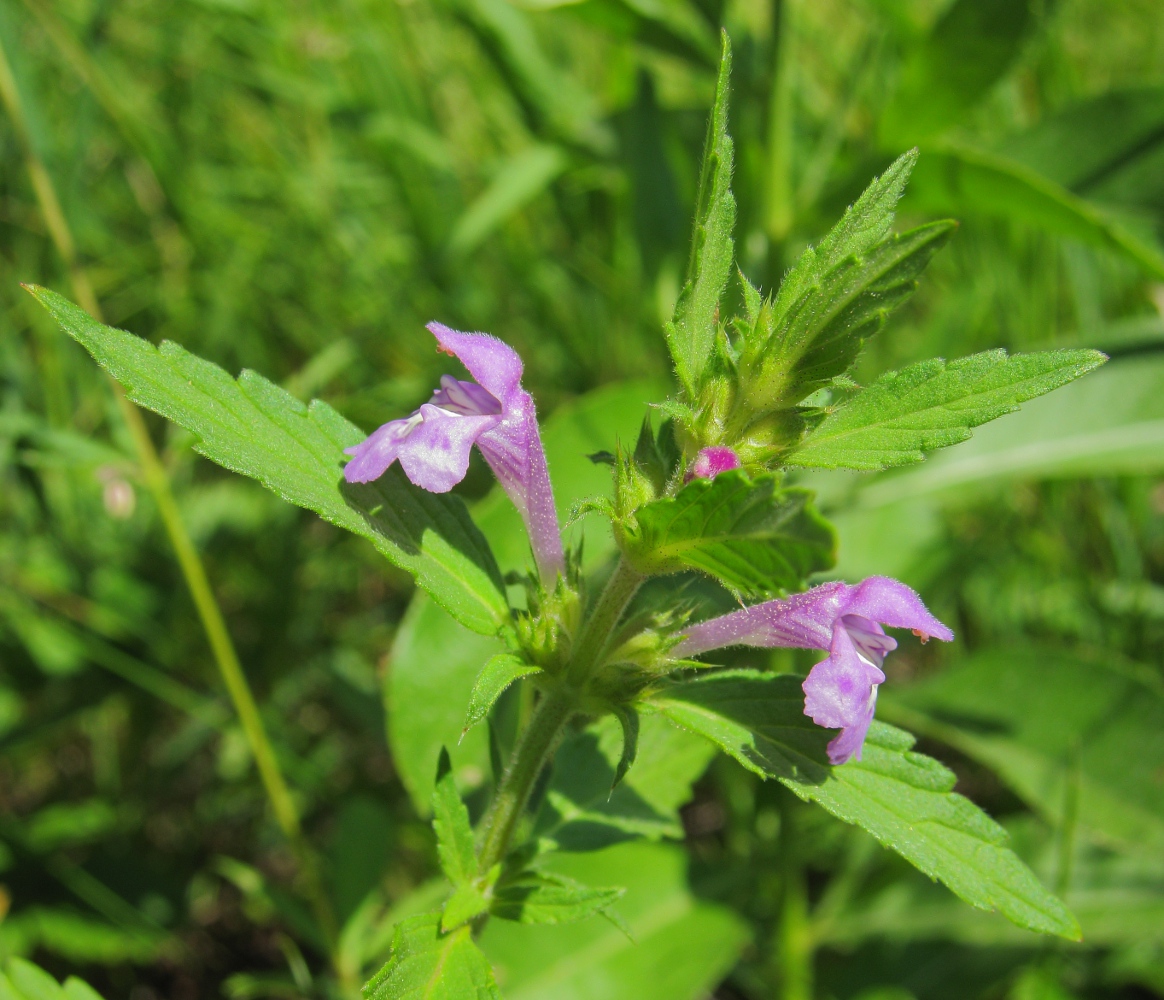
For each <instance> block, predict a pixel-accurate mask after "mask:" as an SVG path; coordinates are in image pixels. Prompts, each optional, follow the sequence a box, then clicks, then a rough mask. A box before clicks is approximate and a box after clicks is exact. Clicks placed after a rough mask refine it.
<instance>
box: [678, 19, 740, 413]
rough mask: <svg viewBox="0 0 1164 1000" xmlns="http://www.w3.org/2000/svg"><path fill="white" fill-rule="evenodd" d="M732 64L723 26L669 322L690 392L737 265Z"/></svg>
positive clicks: (696, 382)
mask: <svg viewBox="0 0 1164 1000" xmlns="http://www.w3.org/2000/svg"><path fill="white" fill-rule="evenodd" d="M731 68H732V50H731V43H730V42H729V41H728V36H727V33H726V32H724V34H723V55H722V57H721V59H720V64H719V79H718V80H717V82H716V86H715V103H714V105H713V106H712V109H711V121H710V122H709V123H708V129H707V143H706V145H705V147H704V151H703V167H702V170H701V173H700V180H699V197H698V201H697V204H696V215H695V231H694V233H693V234H692V236H691V258H690V261H689V263H688V266H687V280H686V283H685V284H684V286H683V289H682V291H681V292H680V293H679V301H678V303H677V304H676V306H675V316H674V319H672V321H671V322H670V323H668V324H667V326H666V334H667V346H668V347H669V348H670V350H671V358H672V360H673V361H674V362H675V371H676V373H677V374H678V376H679V381H680V382H681V383H682V384H683V385H684V386H685V387H686V388H687V390H688V391H689V392H694V391H695V390H696V388H698V386H699V383H700V379H701V377H702V375H703V372H704V370H705V369H706V367H707V363H708V361H709V359H710V358H711V354H712V349H713V348H714V346H715V337H716V331H717V330H718V328H719V299H720V296H721V295H722V294H723V290H724V286H725V285H727V280H728V275H729V274H730V273H731V266H732V230H733V229H734V228H735V223H736V200H735V197H734V196H733V195H732V189H731V179H732V157H733V145H732V139H731V136H729V135H728V132H727V119H728V80H729V77H730V76H731Z"/></svg>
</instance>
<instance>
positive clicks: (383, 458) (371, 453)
mask: <svg viewBox="0 0 1164 1000" xmlns="http://www.w3.org/2000/svg"><path fill="white" fill-rule="evenodd" d="M419 423H420V414H419V413H414V414H413V415H412V416H410V417H403V418H401V419H400V420H389V421H388V423H386V424H383V425H381V426H380V427H377V428H376V430H374V431H372V433H371V434H369V435H368V436H367V437H366V438H365V439H364V440H363V441H361V442H360V443H359V444H358V445H356V446H355V447H353V448H345V449H344V454H345V455H351V456H352V460H351V461H350V462H348V464H347V465H345V466H344V479H346V480H347V481H348V482H349V483H370V482H372V480H373V479H379V478H380V477H381V476H382V475H384V473H385V472H387V471H388V466H390V465H391V464H392V463H393V462H395V461H396V459H397V458H398V457H399V455H400V444H401V442H402V441H404V440H405V439H406V438H407V437H408V436H409V434H411V433H412V431H413V430H414V429H415V428H416V427H417V425H418V424H419Z"/></svg>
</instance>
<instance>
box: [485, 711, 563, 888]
mask: <svg viewBox="0 0 1164 1000" xmlns="http://www.w3.org/2000/svg"><path fill="white" fill-rule="evenodd" d="M577 704H578V703H577V700H576V699H575V698H574V697H572V696H571V694H570V692H568V691H563V690H561V689H556V690H552V691H549V692H547V693H546V694H545V695H544V696H543V697H542V700H541V701H539V702H538V705H537V707H536V708H535V709H534V712H533V715H532V716H531V718H530V720H529V725H528V726H526V727H525V730H524V731H523V732H522V734H521V739H520V740H519V741H518V744H517V746H516V747H514V750H513V754H512V756H511V757H510V758H509V766H508V767H506V769H505V774H504V775H502V777H501V784H500V785H498V786H497V794H496V795H494V797H493V802H492V803H491V804H490V806H489V812H488V814H487V815H486V817H485V822H484V824H483V829H484V831H485V832H484V837H483V839H482V841H481V855H480V859H479V864H480V871H481V873H482V874H485V873H486V872H487V871H489V869H490V868H492V867H493V866H494V865H495V864H497V862H498V861H500V860H501V859H502V858H504V857H505V855H506V854H507V853H508V851H509V842H510V840H512V839H513V832H514V830H515V829H516V828H517V823H518V820H520V819H521V814H522V813H523V812H524V811H525V806H526V803H527V802H528V801H529V795H530V792H531V791H532V789H533V786H534V782H535V781H537V777H538V775H539V774H540V773H541V770H542V768H543V767H544V766H545V765H546V763H547V762H548V761H549V759H550V757H551V756H553V753H554V750H555V749H557V746H558V740H559V739H560V738H561V736H562V731H563V729H564V727H565V725H566V723H567V722H569V721H570V716H572V715H573V714H574V711H575V709H576V708H577Z"/></svg>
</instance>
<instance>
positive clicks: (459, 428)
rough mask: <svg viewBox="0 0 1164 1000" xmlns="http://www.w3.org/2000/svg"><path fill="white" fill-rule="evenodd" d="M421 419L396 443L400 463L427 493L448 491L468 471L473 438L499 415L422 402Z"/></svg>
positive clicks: (490, 425) (475, 438) (489, 426)
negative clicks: (467, 412) (454, 410)
mask: <svg viewBox="0 0 1164 1000" xmlns="http://www.w3.org/2000/svg"><path fill="white" fill-rule="evenodd" d="M417 412H418V414H419V416H420V423H419V424H417V425H416V427H415V428H414V429H413V430H412V432H411V433H409V435H408V436H407V437H406V438H404V439H403V440H402V441H401V442H400V443H399V445H398V452H399V458H400V466H401V468H403V469H404V474H405V475H406V476H408V478H409V479H410V480H411V481H412V483H413V484H414V485H415V486H419V487H420V488H421V489H423V490H428V491H429V492H430V493H448V491H449V490H451V489H452V488H453V487H454V486H456V485H457V483H459V482H460V481H461V480H462V479H464V478H465V473H466V472H468V471H469V452H470V451H471V450H472V448H473V444H474V442H476V441H477V439H478V438H479V437H480V436H481V435H482V434H484V433H485V432H486V431H487V430H489V429H490V428H491V427H494V426H496V424H497V423H498V421H499V420H500V417H496V416H489V415H486V416H480V417H474V416H462V415H461V414H459V413H450V412H449V411H448V410H442V409H441V408H440V407H439V406H433V405H431V404H430V403H425V404H424V405H423V406H422V407H421V408H420V409H419V410H418V411H417Z"/></svg>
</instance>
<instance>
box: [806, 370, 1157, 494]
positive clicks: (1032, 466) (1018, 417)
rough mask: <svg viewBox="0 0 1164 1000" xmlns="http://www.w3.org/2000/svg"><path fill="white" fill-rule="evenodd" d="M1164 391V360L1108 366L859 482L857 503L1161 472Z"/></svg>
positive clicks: (856, 492)
mask: <svg viewBox="0 0 1164 1000" xmlns="http://www.w3.org/2000/svg"><path fill="white" fill-rule="evenodd" d="M1161 385H1164V358H1161V357H1153V356H1141V357H1133V358H1128V359H1126V360H1117V361H1113V362H1109V363H1108V364H1106V365H1104V366H1103V368H1101V369H1100V370H1099V371H1096V372H1093V373H1092V374H1091V375H1089V376H1088V377H1087V378H1085V379H1081V380H1079V381H1078V382H1074V383H1072V384H1071V385H1067V386H1064V387H1063V388H1062V389H1059V390H1057V391H1056V392H1053V393H1051V394H1050V395H1048V396H1044V397H1043V398H1042V399H1035V400H1032V401H1031V402H1029V403H1027V404H1026V405H1025V406H1024V407H1023V408H1022V409H1021V410H1020V411H1019V412H1018V413H1012V414H1009V415H1008V416H1005V417H1002V418H1001V419H999V420H997V421H995V422H994V423H992V424H990V425H989V426H987V427H983V428H982V429H981V430H979V431H978V432H977V433H976V434H975V435H974V437H973V438H972V439H971V440H969V441H966V442H964V443H962V444H960V445H958V446H957V447H955V448H951V449H950V450H949V451H947V452H945V453H943V454H941V455H937V456H934V457H932V458H930V459H929V461H927V462H926V463H925V464H924V465H923V466H921V467H920V468H917V469H909V470H906V471H902V472H898V473H890V474H888V475H885V476H879V477H877V478H875V479H872V480H868V481H866V482H864V483H862V484H861V485H860V487H859V489H857V490H856V491H855V492H854V494H853V500H854V502H855V504H856V505H858V506H859V507H861V508H864V509H870V508H874V507H882V506H885V505H887V504H891V503H897V502H898V501H904V500H908V499H911V498H914V497H923V496H928V495H931V494H935V493H941V492H944V491H948V490H955V489H957V490H958V491H959V493H962V492H964V491H965V490H966V489H967V488H968V487H970V486H981V485H984V484H988V483H992V482H998V481H1000V480H1012V479H1015V478H1026V479H1046V478H1063V477H1068V476H1112V475H1136V474H1151V473H1154V472H1157V471H1159V470H1160V469H1162V468H1164V393H1161V392H1160V386H1161ZM813 481H814V482H815V479H814V480H813Z"/></svg>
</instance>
